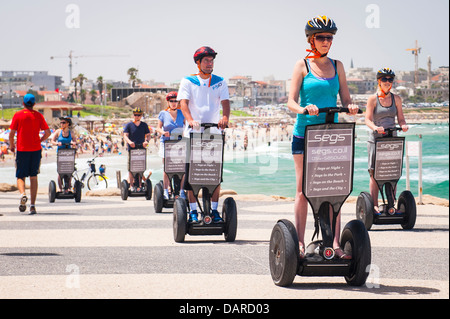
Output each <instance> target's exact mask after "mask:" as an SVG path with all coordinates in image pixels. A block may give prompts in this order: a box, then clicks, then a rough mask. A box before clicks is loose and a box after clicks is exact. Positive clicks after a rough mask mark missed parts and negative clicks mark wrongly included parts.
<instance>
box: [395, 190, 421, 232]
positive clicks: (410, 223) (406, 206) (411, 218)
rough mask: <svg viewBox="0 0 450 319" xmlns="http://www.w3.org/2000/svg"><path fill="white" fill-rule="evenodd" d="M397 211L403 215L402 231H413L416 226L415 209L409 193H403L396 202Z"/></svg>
mask: <svg viewBox="0 0 450 319" xmlns="http://www.w3.org/2000/svg"><path fill="white" fill-rule="evenodd" d="M397 210H398V211H399V212H402V213H404V214H405V219H404V222H403V223H402V224H401V225H402V228H403V229H413V228H414V225H415V224H416V217H417V208H416V200H415V199H414V196H413V194H412V193H411V192H410V191H403V192H402V193H401V194H400V196H399V198H398V202H397Z"/></svg>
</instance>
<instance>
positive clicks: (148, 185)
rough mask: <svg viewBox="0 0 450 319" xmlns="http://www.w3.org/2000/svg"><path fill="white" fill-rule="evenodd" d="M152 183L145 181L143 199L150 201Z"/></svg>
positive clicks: (148, 180)
mask: <svg viewBox="0 0 450 319" xmlns="http://www.w3.org/2000/svg"><path fill="white" fill-rule="evenodd" d="M152 192H153V190H152V181H151V180H150V179H146V180H145V199H146V200H150V199H152Z"/></svg>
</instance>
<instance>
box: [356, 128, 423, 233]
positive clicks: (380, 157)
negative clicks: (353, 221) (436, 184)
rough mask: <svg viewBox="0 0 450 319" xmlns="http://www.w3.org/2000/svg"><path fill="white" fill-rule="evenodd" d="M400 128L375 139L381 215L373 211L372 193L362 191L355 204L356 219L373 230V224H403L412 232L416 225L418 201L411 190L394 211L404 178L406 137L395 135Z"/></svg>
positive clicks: (374, 175)
mask: <svg viewBox="0 0 450 319" xmlns="http://www.w3.org/2000/svg"><path fill="white" fill-rule="evenodd" d="M400 130H401V128H399V127H396V128H392V129H385V131H386V132H387V134H386V137H378V138H376V139H375V146H374V147H375V167H374V171H373V178H374V180H375V182H376V183H377V186H378V189H379V191H380V193H381V197H382V200H383V204H382V205H380V206H379V213H376V212H375V211H374V203H373V199H372V196H371V194H370V193H368V192H361V193H360V195H359V196H358V199H357V202H356V218H357V219H359V220H361V221H362V222H363V223H364V225H365V226H366V228H367V230H370V229H371V227H372V225H373V224H376V225H394V224H400V225H401V226H402V228H403V229H412V228H413V227H414V225H415V222H416V214H417V212H416V202H415V199H414V196H413V195H412V193H411V192H410V191H409V190H405V191H403V192H402V193H401V194H400V196H399V198H398V201H397V208H395V202H396V198H395V192H396V189H397V183H398V181H399V179H400V177H401V176H402V170H403V154H404V146H405V138H404V137H398V136H393V134H392V133H393V132H395V131H400Z"/></svg>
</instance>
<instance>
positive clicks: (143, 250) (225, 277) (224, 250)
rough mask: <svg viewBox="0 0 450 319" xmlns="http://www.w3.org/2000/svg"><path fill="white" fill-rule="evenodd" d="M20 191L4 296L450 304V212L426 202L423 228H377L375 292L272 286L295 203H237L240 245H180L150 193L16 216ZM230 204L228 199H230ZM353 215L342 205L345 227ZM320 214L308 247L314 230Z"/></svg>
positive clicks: (195, 240) (6, 239)
mask: <svg viewBox="0 0 450 319" xmlns="http://www.w3.org/2000/svg"><path fill="white" fill-rule="evenodd" d="M18 198H19V195H18V193H17V192H16V193H0V203H1V204H0V205H1V206H0V213H1V214H3V216H0V298H2V299H4V298H164V299H166V298H169V299H172V298H190V299H191V298H192V299H206V298H208V299H210V298H213V299H214V298H225V299H227V298H238V299H241V298H244V299H256V298H262V299H265V298H270V299H290V298H297V299H308V298H363V299H365V298H367V299H374V298H375V299H376V298H393V299H405V298H449V208H448V207H443V206H435V205H422V206H418V218H417V223H416V226H415V228H414V229H413V230H411V231H404V230H402V228H401V227H400V225H391V226H378V225H374V226H373V228H372V230H371V231H370V232H369V235H370V239H371V244H372V264H373V265H374V268H373V269H375V270H376V271H374V273H373V274H372V275H371V276H370V277H369V281H368V283H369V284H368V286H363V287H357V288H355V287H350V286H348V285H347V284H346V282H345V279H344V278H342V277H299V276H297V277H296V278H295V281H294V284H293V285H292V287H290V288H280V287H277V286H275V285H274V284H273V282H272V279H271V276H270V270H269V261H268V259H269V258H268V254H269V238H270V233H271V231H272V228H273V226H274V225H275V223H276V221H277V220H278V219H280V218H287V219H290V220H291V221H293V202H289V201H267V202H261V201H241V200H238V201H237V206H238V232H237V238H236V241H235V242H234V243H226V242H225V241H224V238H223V236H195V237H194V236H189V235H187V236H186V242H185V243H181V244H179V243H175V242H174V240H173V234H172V213H171V210H165V211H164V212H163V213H162V214H155V213H154V210H153V200H152V201H146V200H145V199H144V198H143V197H138V198H129V199H128V200H127V201H122V200H121V199H120V197H118V196H117V197H88V196H83V198H82V201H81V203H75V202H74V201H73V200H56V202H55V203H53V204H50V203H48V200H47V196H46V195H45V194H39V196H38V201H37V205H36V208H37V211H38V214H37V215H34V216H30V215H26V214H25V213H19V212H18ZM223 200H224V198H223V197H222V198H221V200H220V207H221V203H222V202H223ZM354 218H355V204H352V203H348V204H345V205H344V207H343V216H342V219H343V220H342V224H343V225H344V224H345V223H346V222H348V221H349V220H351V219H354ZM312 219H313V218H312V216H311V215H310V216H309V219H308V226H307V237H306V238H307V241H308V242H309V239H310V238H311V236H312V233H313V221H312Z"/></svg>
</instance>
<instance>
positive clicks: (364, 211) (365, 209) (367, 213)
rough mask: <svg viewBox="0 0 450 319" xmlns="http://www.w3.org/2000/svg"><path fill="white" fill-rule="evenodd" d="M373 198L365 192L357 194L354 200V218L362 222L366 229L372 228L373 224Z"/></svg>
mask: <svg viewBox="0 0 450 319" xmlns="http://www.w3.org/2000/svg"><path fill="white" fill-rule="evenodd" d="M373 207H374V206H373V199H372V196H371V195H370V194H369V193H367V192H362V193H361V194H359V196H358V199H357V201H356V219H357V220H360V221H362V222H363V224H364V226H366V229H367V230H370V228H372V224H373Z"/></svg>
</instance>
